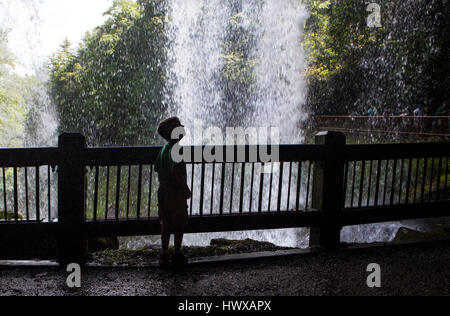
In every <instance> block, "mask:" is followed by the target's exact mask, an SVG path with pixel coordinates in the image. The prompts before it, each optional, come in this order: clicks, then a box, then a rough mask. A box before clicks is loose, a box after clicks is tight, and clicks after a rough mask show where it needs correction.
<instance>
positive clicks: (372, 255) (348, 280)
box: [0, 242, 450, 296]
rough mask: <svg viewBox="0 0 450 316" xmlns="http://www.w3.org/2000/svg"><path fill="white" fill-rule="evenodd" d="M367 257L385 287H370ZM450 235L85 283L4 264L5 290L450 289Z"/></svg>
mask: <svg viewBox="0 0 450 316" xmlns="http://www.w3.org/2000/svg"><path fill="white" fill-rule="evenodd" d="M370 263H377V264H379V265H380V266H381V279H382V287H381V288H379V289H369V288H368V287H367V285H366V280H367V277H368V275H369V273H368V272H366V269H367V266H368V265H369V264H370ZM449 264H450V242H440V243H431V244H421V245H409V246H396V247H389V248H372V249H363V250H345V251H340V252H332V253H322V254H316V255H308V256H300V257H288V258H277V259H263V260H257V261H247V262H232V263H221V264H208V265H193V266H189V267H187V268H185V269H184V270H182V271H178V272H173V271H162V270H159V269H153V268H140V269H138V268H123V269H118V268H115V269H111V268H106V269H104V268H89V269H87V270H84V271H82V287H81V289H78V290H70V289H68V288H67V287H66V285H65V281H66V277H67V275H68V274H67V273H65V272H64V271H61V270H58V269H55V268H53V269H50V268H26V269H23V268H0V295H27V296H29V295H50V296H54V295H94V296H98V295H133V296H134V295H147V296H148V295H159V296H185V295H187V296H216V295H219V296H260V295H262V296H280V295H283V296H301V295H308V296H309V295H450V269H448V266H449Z"/></svg>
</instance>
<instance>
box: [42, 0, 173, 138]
mask: <svg viewBox="0 0 450 316" xmlns="http://www.w3.org/2000/svg"><path fill="white" fill-rule="evenodd" d="M165 11H166V3H165V1H158V0H149V1H138V2H134V1H130V0H116V1H114V4H113V6H112V7H111V8H110V9H109V10H108V11H107V12H106V13H105V14H106V15H108V16H109V18H108V20H107V21H106V22H105V23H104V24H103V25H102V26H100V27H98V28H97V29H95V30H94V31H93V32H91V33H87V34H86V36H85V38H84V40H83V43H82V44H81V46H80V47H79V48H78V49H77V50H73V49H72V48H71V46H70V43H69V42H67V41H66V42H65V43H63V45H62V46H61V50H60V51H59V52H58V54H57V55H56V56H54V57H53V58H52V59H51V65H50V91H51V96H52V99H53V100H54V101H55V103H56V104H57V108H58V116H59V120H60V130H61V131H77V132H81V133H83V134H84V135H85V136H86V138H87V141H88V143H89V144H90V145H102V146H105V145H111V146H112V145H138V144H140V145H142V144H153V143H154V141H155V139H156V125H157V122H158V120H159V118H160V117H161V116H162V113H164V112H165V110H166V105H164V104H163V96H164V87H165V80H164V79H165V78H164V76H165V63H166V54H165V43H166V37H165V32H164V28H165V27H164V26H165V23H166V14H165Z"/></svg>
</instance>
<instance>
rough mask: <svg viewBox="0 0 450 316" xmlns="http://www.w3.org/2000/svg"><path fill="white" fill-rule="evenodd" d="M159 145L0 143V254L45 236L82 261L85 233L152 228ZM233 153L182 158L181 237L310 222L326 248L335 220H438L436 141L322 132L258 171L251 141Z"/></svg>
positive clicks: (441, 195) (441, 209)
mask: <svg viewBox="0 0 450 316" xmlns="http://www.w3.org/2000/svg"><path fill="white" fill-rule="evenodd" d="M160 149H161V147H133V148H86V146H85V139H84V137H83V136H82V135H79V134H64V135H62V136H60V138H59V147H58V148H47V149H17V150H7V149H5V150H0V168H1V170H2V179H1V182H2V185H1V186H0V197H1V199H2V201H3V203H1V204H3V205H2V207H0V214H4V215H3V217H0V257H2V256H4V253H6V252H3V251H2V250H1V249H2V247H7V246H8V245H9V244H11V242H12V241H17V240H20V241H21V242H22V244H26V243H27V242H28V241H31V240H33V241H36V240H42V242H45V243H49V244H51V241H52V240H53V242H54V243H56V245H57V248H56V249H57V257H58V260H59V262H61V263H67V262H82V261H83V258H84V255H85V242H84V240H86V239H89V238H94V237H108V236H141V235H158V234H159V233H160V225H159V220H158V218H157V207H158V205H157V188H158V181H157V177H156V174H155V172H154V171H153V169H154V168H153V165H154V162H155V160H156V157H157V154H158V152H159V151H160ZM194 149H195V148H194ZM233 149H236V150H235V153H237V152H239V150H244V151H245V153H246V157H245V158H246V159H245V161H240V162H235V163H228V162H227V163H207V162H206V161H201V162H199V163H190V164H188V184H189V186H190V187H191V188H192V191H193V198H192V199H191V200H190V201H189V210H190V211H189V212H190V217H189V224H188V227H187V233H204V232H225V231H245V230H262V229H281V228H300V227H310V228H311V238H310V244H311V246H321V247H323V248H335V247H337V246H338V245H339V243H340V231H341V229H342V227H344V226H349V225H359V224H367V223H378V222H387V221H397V220H404V219H415V218H429V217H441V216H450V199H449V185H448V182H449V179H448V174H449V170H448V168H449V164H450V161H449V156H450V146H449V143H446V142H444V143H429V144H395V145H346V140H345V135H344V134H342V133H339V132H324V133H320V134H318V135H317V136H316V145H287V146H280V147H279V152H280V155H279V158H280V159H279V161H277V162H274V164H273V166H274V171H273V172H272V173H270V174H262V173H261V172H259V170H260V168H261V166H262V164H261V159H260V157H258V159H257V161H250V159H249V152H251V151H252V150H253V149H257V148H255V147H251V146H244V147H240V146H236V147H234V148H233ZM194 152H195V150H192V153H194ZM223 152H227V151H226V148H225V149H224V150H223ZM193 158H194V157H193ZM235 158H237V156H236V157H235ZM233 161H238V160H233Z"/></svg>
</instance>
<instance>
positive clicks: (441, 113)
mask: <svg viewBox="0 0 450 316" xmlns="http://www.w3.org/2000/svg"><path fill="white" fill-rule="evenodd" d="M445 114H447V109H446V108H445V107H443V106H441V107H440V108H439V109H438V110H437V112H436V116H444V115H445Z"/></svg>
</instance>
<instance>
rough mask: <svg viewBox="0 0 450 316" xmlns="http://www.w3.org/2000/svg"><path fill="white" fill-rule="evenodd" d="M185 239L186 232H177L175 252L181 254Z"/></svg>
mask: <svg viewBox="0 0 450 316" xmlns="http://www.w3.org/2000/svg"><path fill="white" fill-rule="evenodd" d="M183 237H184V232H183V231H177V232H175V245H174V246H175V251H176V252H180V251H181V247H182V245H183Z"/></svg>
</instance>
